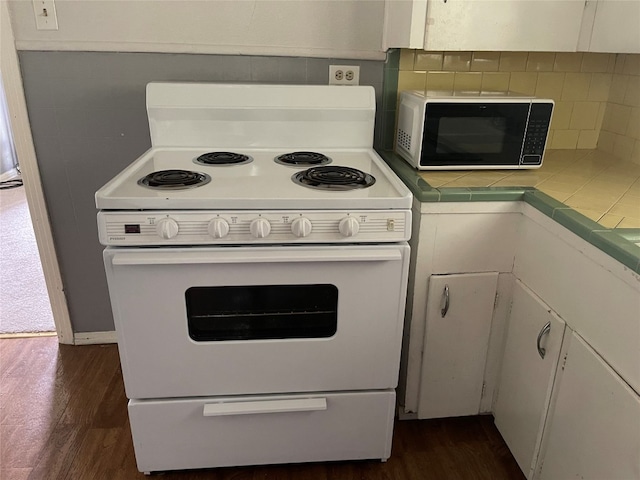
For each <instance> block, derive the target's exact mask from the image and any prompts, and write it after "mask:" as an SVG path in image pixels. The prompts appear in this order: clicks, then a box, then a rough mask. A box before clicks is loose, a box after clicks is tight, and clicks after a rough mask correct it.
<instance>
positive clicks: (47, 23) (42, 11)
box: [32, 0, 58, 30]
mask: <svg viewBox="0 0 640 480" xmlns="http://www.w3.org/2000/svg"><path fill="white" fill-rule="evenodd" d="M32 2H33V13H34V14H35V16H36V28H37V29H38V30H58V17H57V16H56V4H55V3H54V1H53V0H32Z"/></svg>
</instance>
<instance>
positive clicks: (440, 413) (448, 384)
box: [418, 273, 498, 418]
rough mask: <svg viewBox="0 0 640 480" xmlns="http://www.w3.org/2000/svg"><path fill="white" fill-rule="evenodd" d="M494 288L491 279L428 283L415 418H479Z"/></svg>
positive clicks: (461, 278) (478, 276)
mask: <svg viewBox="0 0 640 480" xmlns="http://www.w3.org/2000/svg"><path fill="white" fill-rule="evenodd" d="M497 282H498V274H497V273H477V274H464V275H432V276H431V278H430V279H429V294H428V296H427V315H426V330H425V341H424V351H423V355H422V372H421V382H420V399H419V405H418V418H439V417H454V416H462V415H475V414H477V413H478V412H479V409H480V399H481V397H482V384H483V380H484V367H485V363H486V358H487V347H488V345H489V333H490V331H491V319H492V317H493V305H494V301H495V295H496V285H497Z"/></svg>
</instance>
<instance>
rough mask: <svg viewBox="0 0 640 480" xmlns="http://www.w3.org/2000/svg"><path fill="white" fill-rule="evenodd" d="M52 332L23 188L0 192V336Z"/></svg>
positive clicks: (51, 321) (49, 313) (38, 256)
mask: <svg viewBox="0 0 640 480" xmlns="http://www.w3.org/2000/svg"><path fill="white" fill-rule="evenodd" d="M54 330H55V325H54V323H53V315H52V313H51V304H50V303H49V296H48V295H47V289H46V285H45V282H44V275H43V273H42V265H41V263H40V255H39V254H38V248H37V246H36V240H35V236H34V234H33V226H32V224H31V218H30V217H29V208H28V206H27V199H26V196H25V191H24V187H23V186H20V187H17V188H10V189H5V190H0V334H3V333H31V332H51V331H54Z"/></svg>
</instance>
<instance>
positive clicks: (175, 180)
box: [138, 170, 211, 190]
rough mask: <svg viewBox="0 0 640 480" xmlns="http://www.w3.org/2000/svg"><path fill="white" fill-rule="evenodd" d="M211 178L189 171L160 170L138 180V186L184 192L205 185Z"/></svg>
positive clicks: (204, 174)
mask: <svg viewBox="0 0 640 480" xmlns="http://www.w3.org/2000/svg"><path fill="white" fill-rule="evenodd" d="M210 181H211V177H210V176H209V175H207V174H206V173H199V172H192V171H190V170H160V171H158V172H152V173H150V174H149V175H147V176H146V177H142V178H141V179H140V180H138V185H142V186H144V187H148V188H155V189H159V190H185V189H187V188H194V187H199V186H201V185H206V184H207V183H209V182H210Z"/></svg>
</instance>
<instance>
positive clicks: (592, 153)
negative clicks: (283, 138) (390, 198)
mask: <svg viewBox="0 0 640 480" xmlns="http://www.w3.org/2000/svg"><path fill="white" fill-rule="evenodd" d="M380 154H381V156H382V157H383V158H384V159H385V161H386V162H387V163H388V164H389V165H390V166H391V168H393V170H394V171H395V172H396V174H398V176H400V178H402V180H403V181H404V182H405V183H406V184H407V186H408V187H409V188H410V189H411V191H412V193H413V194H414V196H415V197H416V198H417V199H418V200H420V201H421V202H478V201H500V200H502V201H509V200H512V201H513V200H523V201H526V202H527V203H529V204H531V205H532V206H534V207H535V208H537V209H538V210H540V211H541V212H543V213H545V214H546V215H548V216H549V217H551V218H553V219H554V220H556V221H557V222H558V223H560V224H562V225H564V226H565V227H567V228H568V229H569V230H571V231H573V232H574V233H575V234H577V235H579V236H580V237H582V238H583V239H585V240H587V241H588V242H589V243H591V244H593V245H595V246H596V247H598V248H600V249H601V250H602V251H604V252H606V253H607V254H609V255H611V256H612V257H614V258H615V259H616V260H618V261H620V262H622V263H623V264H624V265H626V266H627V267H629V268H631V269H632V270H634V271H635V272H637V273H640V246H638V245H637V244H636V243H634V242H636V241H637V239H635V238H634V236H637V233H638V232H640V165H638V164H635V163H630V162H624V161H621V160H617V159H615V158H612V157H611V156H610V155H609V154H607V153H604V152H601V151H599V150H550V151H548V152H547V153H546V155H545V158H544V163H543V165H542V167H541V168H539V169H535V170H475V171H468V170H454V171H451V170H450V171H418V170H416V169H415V168H413V167H412V166H410V165H409V164H408V163H407V162H406V161H404V160H403V159H402V158H401V157H399V156H398V155H396V154H395V153H394V152H392V151H382V152H380ZM623 235H624V236H623Z"/></svg>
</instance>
